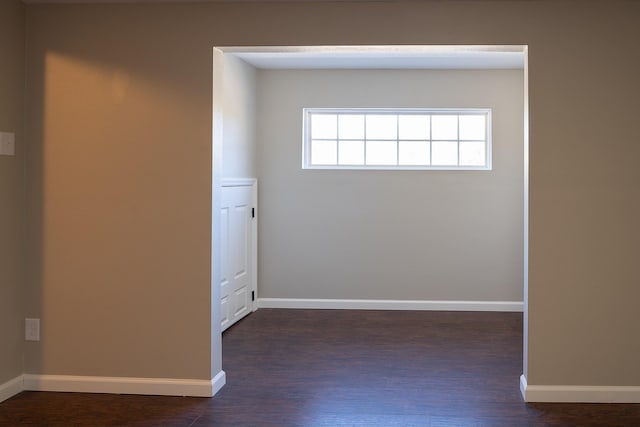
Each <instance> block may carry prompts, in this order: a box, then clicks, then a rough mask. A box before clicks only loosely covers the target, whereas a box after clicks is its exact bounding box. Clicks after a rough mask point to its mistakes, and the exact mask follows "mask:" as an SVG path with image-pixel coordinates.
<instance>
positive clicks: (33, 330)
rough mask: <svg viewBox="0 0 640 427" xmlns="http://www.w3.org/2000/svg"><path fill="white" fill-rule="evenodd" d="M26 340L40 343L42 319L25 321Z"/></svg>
mask: <svg viewBox="0 0 640 427" xmlns="http://www.w3.org/2000/svg"><path fill="white" fill-rule="evenodd" d="M24 339H25V340H27V341H40V319H24Z"/></svg>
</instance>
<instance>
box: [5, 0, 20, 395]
mask: <svg viewBox="0 0 640 427" xmlns="http://www.w3.org/2000/svg"><path fill="white" fill-rule="evenodd" d="M24 55H25V7H24V5H23V4H22V3H21V2H20V1H19V0H8V1H5V0H3V1H2V2H0V58H1V59H0V64H1V65H0V131H3V132H14V133H15V134H16V155H15V156H14V157H10V156H0V385H2V384H3V383H5V382H6V381H8V380H11V379H13V378H15V377H17V376H19V375H21V374H22V370H23V369H22V357H23V350H24V349H23V342H24V341H23V340H24V268H25V249H24V194H25V181H24V175H25V153H26V145H25V144H26V138H25V137H24V132H23V130H22V127H23V126H22V123H23V113H24V104H23V98H24Z"/></svg>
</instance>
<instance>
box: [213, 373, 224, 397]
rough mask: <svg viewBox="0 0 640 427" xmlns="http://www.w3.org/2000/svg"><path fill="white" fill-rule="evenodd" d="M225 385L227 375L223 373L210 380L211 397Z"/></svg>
mask: <svg viewBox="0 0 640 427" xmlns="http://www.w3.org/2000/svg"><path fill="white" fill-rule="evenodd" d="M226 383H227V374H226V373H225V372H224V371H220V372H218V373H217V374H216V376H215V377H213V379H212V380H211V385H212V386H213V389H212V393H211V396H215V395H216V394H217V393H218V392H219V391H220V389H221V388H222V387H223V386H224V385H225V384H226Z"/></svg>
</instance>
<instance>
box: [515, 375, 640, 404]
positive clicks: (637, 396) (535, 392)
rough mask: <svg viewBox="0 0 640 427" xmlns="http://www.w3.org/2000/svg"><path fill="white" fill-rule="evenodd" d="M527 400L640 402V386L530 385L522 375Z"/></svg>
mask: <svg viewBox="0 0 640 427" xmlns="http://www.w3.org/2000/svg"><path fill="white" fill-rule="evenodd" d="M520 392H521V393H522V397H523V399H524V401H525V402H548V403H552V402H553V403H560V402H566V403H640V386H584V385H530V384H527V379H526V378H525V376H524V375H521V376H520Z"/></svg>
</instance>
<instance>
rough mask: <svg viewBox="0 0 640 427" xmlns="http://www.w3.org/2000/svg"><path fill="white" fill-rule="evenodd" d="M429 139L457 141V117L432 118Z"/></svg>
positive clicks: (436, 116)
mask: <svg viewBox="0 0 640 427" xmlns="http://www.w3.org/2000/svg"><path fill="white" fill-rule="evenodd" d="M431 138H432V139H458V116H457V115H456V116H440V115H434V116H432V117H431Z"/></svg>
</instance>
